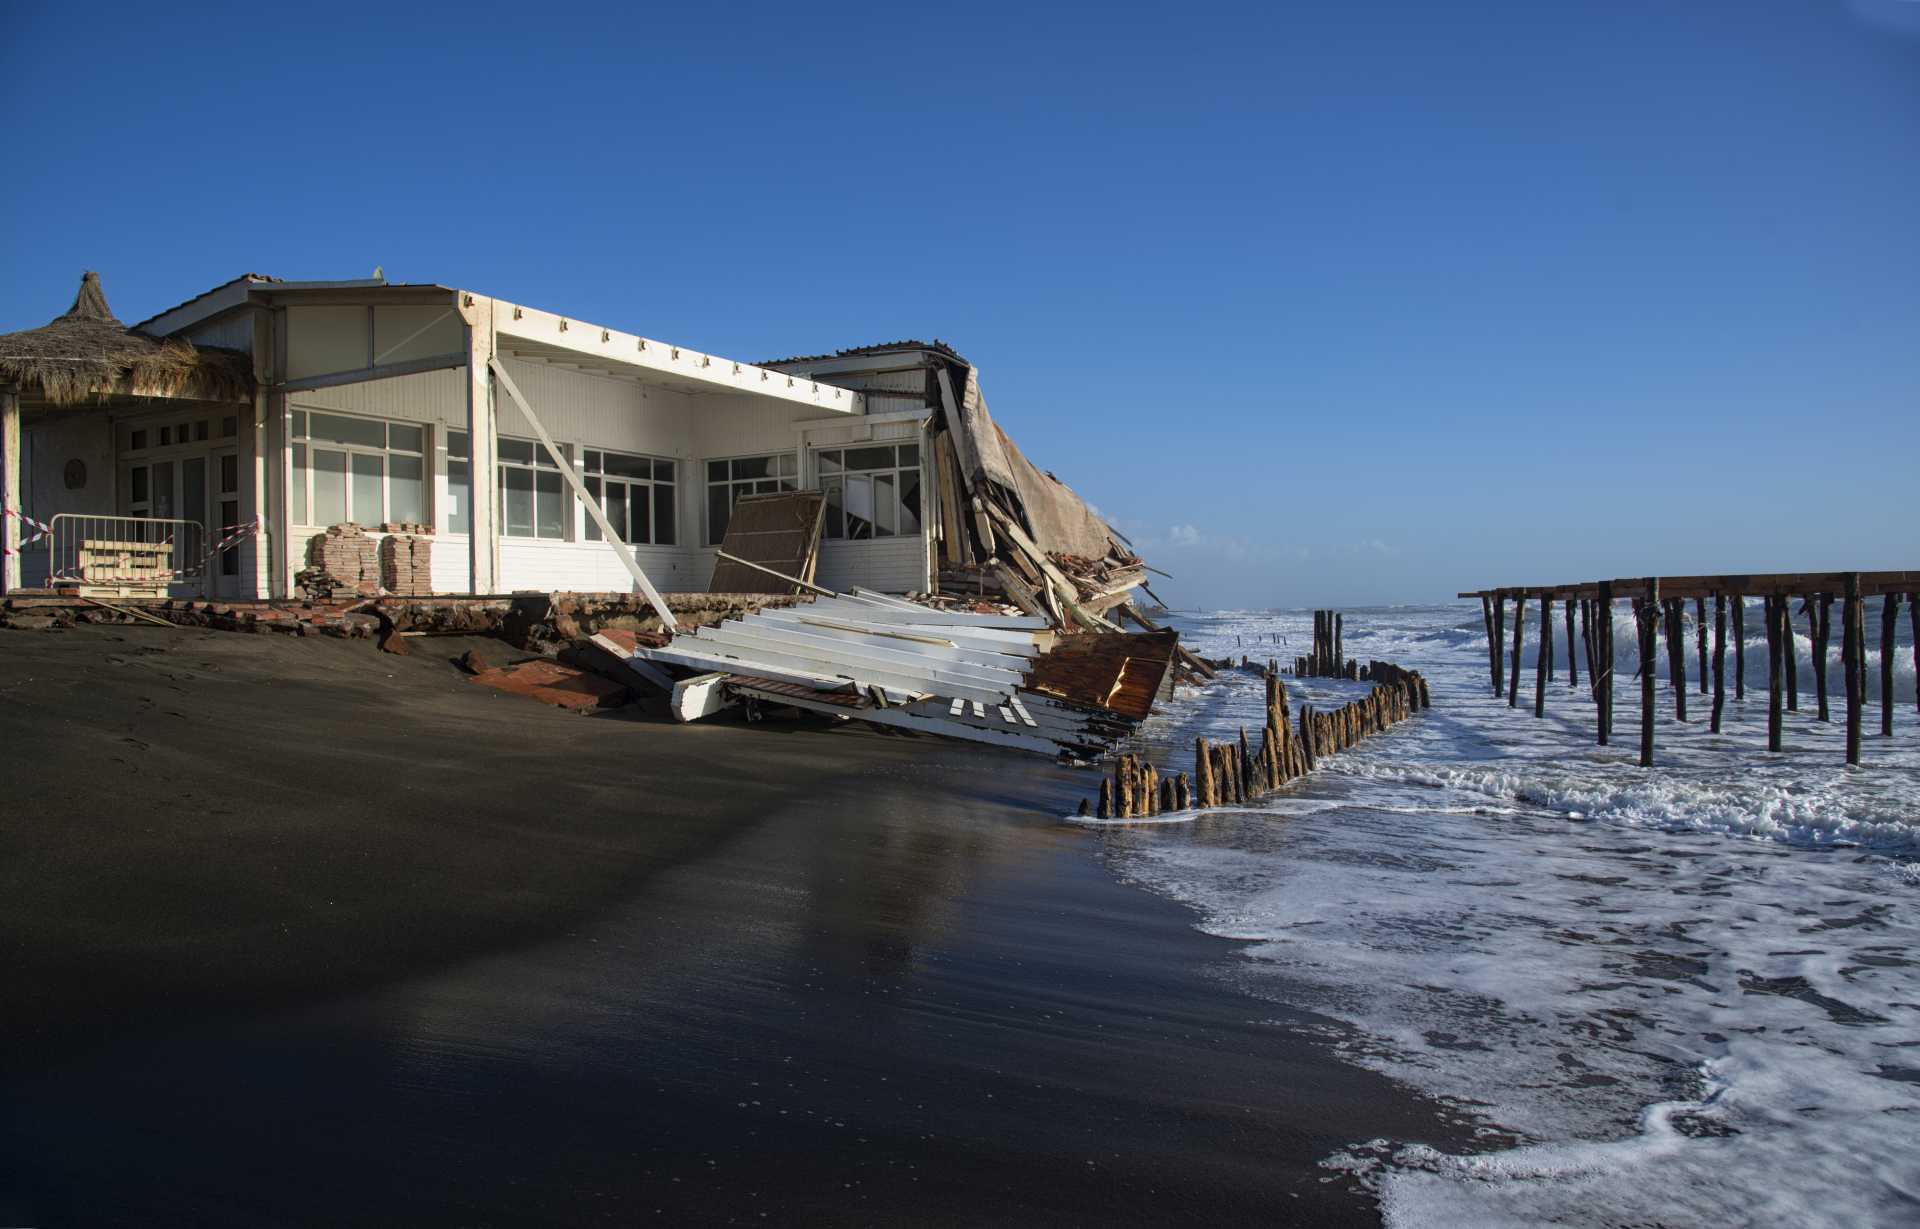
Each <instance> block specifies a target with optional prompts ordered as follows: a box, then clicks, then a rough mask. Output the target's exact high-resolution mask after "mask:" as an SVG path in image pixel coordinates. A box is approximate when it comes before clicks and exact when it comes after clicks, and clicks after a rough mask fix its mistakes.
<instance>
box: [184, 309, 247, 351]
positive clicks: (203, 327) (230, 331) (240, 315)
mask: <svg viewBox="0 0 1920 1229" xmlns="http://www.w3.org/2000/svg"><path fill="white" fill-rule="evenodd" d="M181 336H182V337H185V338H186V339H187V340H188V341H190V342H192V343H193V344H194V345H196V346H220V347H222V348H223V349H227V350H238V351H240V352H241V353H242V354H252V353H253V313H252V312H250V311H237V312H234V313H233V314H232V315H228V316H222V317H220V318H219V319H217V320H208V321H204V322H203V323H200V324H196V325H194V326H193V327H192V328H190V329H188V330H186V331H185V332H184V333H182V334H181Z"/></svg>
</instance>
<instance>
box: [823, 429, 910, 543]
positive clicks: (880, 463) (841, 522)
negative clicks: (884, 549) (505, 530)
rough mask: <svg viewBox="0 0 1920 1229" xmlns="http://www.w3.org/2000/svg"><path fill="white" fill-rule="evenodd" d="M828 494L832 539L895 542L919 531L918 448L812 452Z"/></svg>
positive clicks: (875, 447)
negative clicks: (884, 539)
mask: <svg viewBox="0 0 1920 1229" xmlns="http://www.w3.org/2000/svg"><path fill="white" fill-rule="evenodd" d="M814 459H815V462H816V464H817V465H818V466H819V470H820V489H821V490H822V491H824V492H825V493H826V496H827V527H826V536H827V537H829V538H849V539H855V540H859V539H865V538H891V537H895V536H898V535H911V534H917V533H919V532H920V446H919V445H918V444H875V445H871V446H868V447H865V448H829V449H824V450H822V451H820V452H817V453H815V454H814Z"/></svg>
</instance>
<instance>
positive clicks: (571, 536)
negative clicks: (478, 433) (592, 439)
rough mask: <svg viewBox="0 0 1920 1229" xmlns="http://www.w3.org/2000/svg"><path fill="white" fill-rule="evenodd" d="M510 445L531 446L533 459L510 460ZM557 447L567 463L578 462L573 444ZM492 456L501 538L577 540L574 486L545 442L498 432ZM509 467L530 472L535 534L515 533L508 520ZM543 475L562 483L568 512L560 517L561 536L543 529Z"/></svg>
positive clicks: (562, 494)
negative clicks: (541, 522) (541, 489)
mask: <svg viewBox="0 0 1920 1229" xmlns="http://www.w3.org/2000/svg"><path fill="white" fill-rule="evenodd" d="M508 444H525V445H527V446H528V449H529V452H528V454H527V455H528V456H529V457H530V458H531V459H530V460H527V461H521V460H518V459H512V460H510V459H508V457H507V450H506V448H505V445H508ZM558 447H559V449H560V453H561V455H562V456H564V457H566V459H567V464H569V465H573V464H577V462H576V461H575V460H574V456H575V452H574V446H573V445H572V444H559V445H558ZM469 451H471V445H469ZM493 459H494V467H493V472H494V480H493V496H494V499H495V500H496V501H497V502H496V503H495V505H494V507H495V509H496V510H497V516H496V523H497V526H498V529H499V536H500V537H501V539H502V540H505V539H509V538H510V539H512V540H513V541H515V542H573V541H576V540H578V537H579V534H578V533H577V531H576V530H575V528H574V517H573V512H572V509H573V506H574V503H575V501H574V499H573V491H572V489H571V487H572V484H571V483H569V482H568V481H567V480H566V475H564V474H562V473H561V472H560V467H559V466H558V465H555V464H554V462H553V457H552V456H550V455H549V454H548V452H547V447H546V445H545V444H542V443H541V442H540V441H539V440H537V439H528V438H527V437H525V436H519V435H499V434H496V435H495V436H494V437H493ZM508 470H514V471H516V472H519V473H525V474H529V475H531V478H532V482H533V486H532V487H531V488H530V494H531V495H532V498H533V505H532V507H533V532H532V533H515V532H513V530H512V529H511V527H510V526H511V522H510V521H509V520H508V519H507V471H508ZM469 472H471V462H469ZM542 474H551V475H553V476H554V478H556V479H557V480H558V481H559V483H560V492H559V494H560V500H561V505H562V507H563V508H565V509H566V511H564V512H563V513H562V514H561V517H560V533H559V534H558V536H555V535H553V534H543V533H541V532H540V475H542Z"/></svg>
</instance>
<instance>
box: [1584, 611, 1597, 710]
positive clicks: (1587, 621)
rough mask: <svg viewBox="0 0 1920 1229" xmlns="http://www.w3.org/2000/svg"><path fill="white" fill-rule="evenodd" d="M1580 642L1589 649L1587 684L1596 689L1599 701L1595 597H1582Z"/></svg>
mask: <svg viewBox="0 0 1920 1229" xmlns="http://www.w3.org/2000/svg"><path fill="white" fill-rule="evenodd" d="M1580 644H1581V646H1582V647H1583V648H1585V649H1586V651H1587V686H1588V687H1590V688H1593V689H1594V695H1595V697H1596V698H1595V700H1594V703H1595V704H1596V705H1597V704H1598V703H1599V699H1598V696H1599V694H1600V693H1599V690H1598V689H1599V686H1600V675H1599V673H1598V672H1597V670H1596V668H1595V666H1594V664H1593V599H1592V598H1587V597H1583V598H1581V599H1580Z"/></svg>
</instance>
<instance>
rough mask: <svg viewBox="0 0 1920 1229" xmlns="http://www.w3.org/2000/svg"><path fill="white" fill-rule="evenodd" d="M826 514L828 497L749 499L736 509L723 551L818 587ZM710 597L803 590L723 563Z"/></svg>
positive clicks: (716, 568)
mask: <svg viewBox="0 0 1920 1229" xmlns="http://www.w3.org/2000/svg"><path fill="white" fill-rule="evenodd" d="M826 508H827V497H826V496H825V495H824V494H823V493H821V492H819V491H780V492H777V493H775V494H771V495H743V496H741V498H740V500H739V502H738V503H736V504H734V505H733V516H732V518H731V519H729V520H728V522H727V535H726V538H725V540H724V541H722V542H721V543H720V549H721V550H723V551H725V552H726V553H727V554H729V555H732V556H734V557H735V558H736V559H745V560H748V561H750V562H753V563H757V564H759V565H760V566H761V567H763V568H771V569H772V570H773V571H775V572H779V573H780V574H781V575H783V576H793V577H797V578H798V579H800V580H804V581H807V582H808V583H812V581H813V570H814V565H815V564H816V563H817V562H818V561H819V558H820V530H821V527H822V526H823V525H825V523H826ZM707 592H709V593H796V592H799V588H798V586H795V585H790V584H787V583H785V582H783V581H780V580H778V579H776V578H774V577H772V576H769V575H767V574H766V573H765V572H762V571H758V570H757V569H754V568H750V567H747V566H745V565H744V564H739V563H735V562H733V560H730V559H719V560H716V561H715V562H714V565H713V581H712V583H711V584H709V585H708V586H707Z"/></svg>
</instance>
